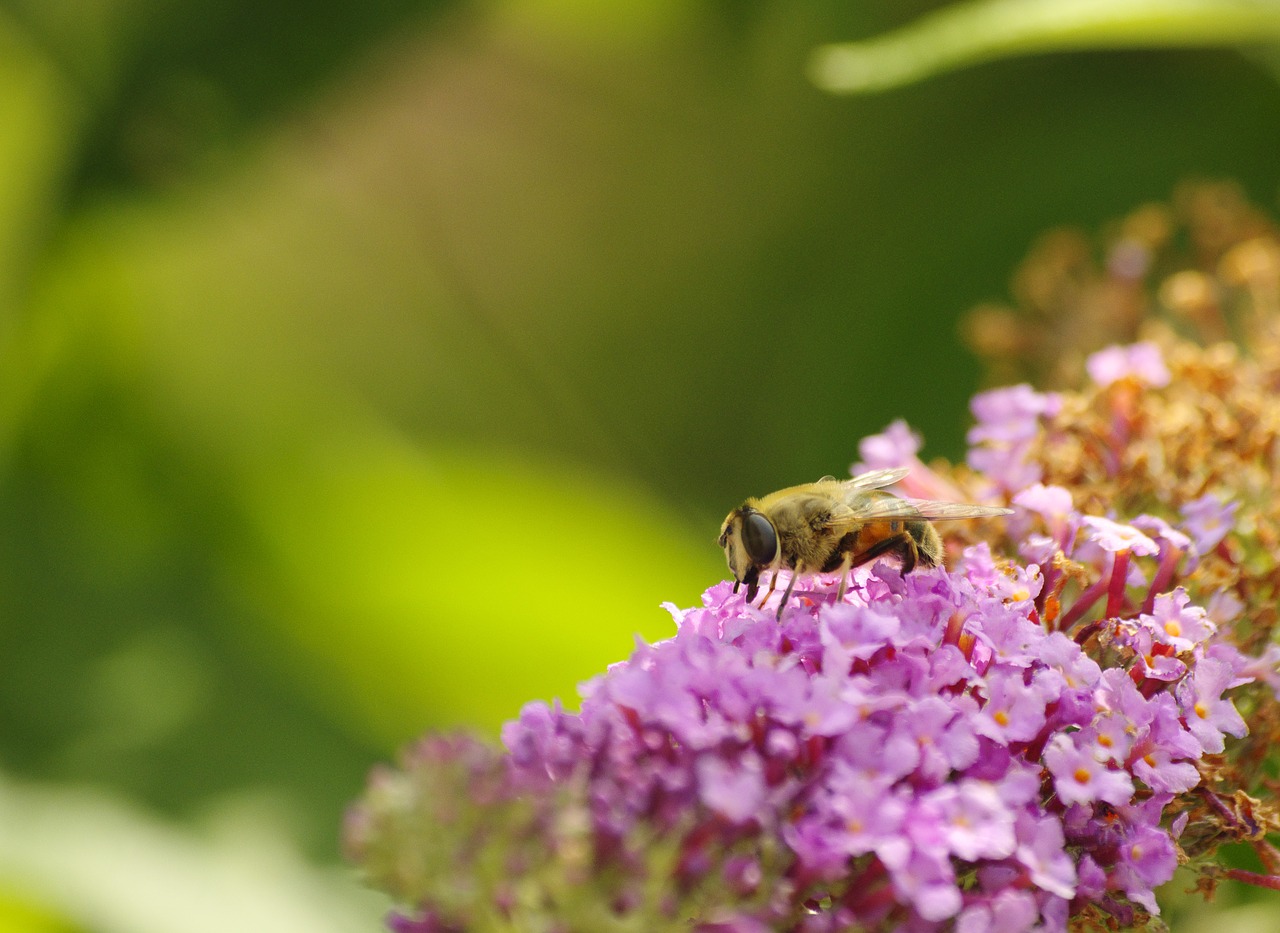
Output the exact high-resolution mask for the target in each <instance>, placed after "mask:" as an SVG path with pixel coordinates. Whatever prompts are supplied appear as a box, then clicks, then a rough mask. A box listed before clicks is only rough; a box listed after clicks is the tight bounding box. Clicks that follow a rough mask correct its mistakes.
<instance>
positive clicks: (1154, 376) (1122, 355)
mask: <svg viewBox="0 0 1280 933" xmlns="http://www.w3.org/2000/svg"><path fill="white" fill-rule="evenodd" d="M1085 369H1086V370H1087V371H1088V373H1089V378H1091V379H1092V380H1093V381H1094V383H1095V384H1096V385H1097V386H1098V387H1099V388H1106V387H1107V386H1109V385H1111V384H1112V383H1113V382H1119V381H1120V380H1121V379H1133V380H1135V381H1136V382H1138V383H1140V384H1142V385H1146V386H1151V387H1152V388H1160V387H1162V386H1167V385H1168V384H1169V368H1168V367H1167V366H1165V363H1164V357H1163V355H1162V354H1161V353H1160V348H1159V347H1157V346H1156V345H1155V344H1154V343H1147V342H1144V343H1134V344H1130V345H1128V346H1113V347H1107V348H1106V349H1105V350H1099V351H1098V352H1097V353H1094V354H1093V355H1091V356H1090V357H1089V358H1088V359H1087V360H1086V361H1085Z"/></svg>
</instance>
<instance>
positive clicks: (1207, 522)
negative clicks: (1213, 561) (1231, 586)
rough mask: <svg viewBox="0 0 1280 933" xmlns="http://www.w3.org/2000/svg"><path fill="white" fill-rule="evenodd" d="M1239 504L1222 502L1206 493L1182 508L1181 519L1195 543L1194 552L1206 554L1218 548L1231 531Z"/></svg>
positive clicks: (1214, 495) (1215, 496)
mask: <svg viewBox="0 0 1280 933" xmlns="http://www.w3.org/2000/svg"><path fill="white" fill-rule="evenodd" d="M1239 508H1240V503H1239V502H1224V501H1223V500H1222V499H1221V498H1219V497H1218V496H1217V495H1216V494H1214V493H1210V492H1207V493H1205V494H1204V495H1203V496H1201V497H1200V498H1199V499H1193V500H1192V501H1190V502H1188V503H1187V504H1186V505H1184V506H1183V507H1182V519H1183V522H1184V523H1185V526H1186V529H1187V531H1188V532H1190V534H1191V538H1192V540H1194V541H1195V545H1196V550H1197V551H1199V552H1200V553H1201V554H1208V553H1209V552H1210V551H1212V550H1213V549H1214V548H1215V547H1217V546H1218V542H1220V541H1221V540H1222V539H1223V538H1225V537H1226V536H1227V532H1229V531H1230V530H1231V526H1232V521H1233V520H1234V519H1235V515H1236V511H1237V510H1238V509H1239Z"/></svg>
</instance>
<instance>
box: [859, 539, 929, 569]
mask: <svg viewBox="0 0 1280 933" xmlns="http://www.w3.org/2000/svg"><path fill="white" fill-rule="evenodd" d="M883 554H897V555H898V557H899V558H901V560H902V572H903V573H904V574H907V573H910V572H911V571H913V570H915V569H916V563H917V562H918V561H919V560H920V550H919V548H917V547H916V539H915V538H913V537H911V535H909V534H907V533H906V532H905V531H903V532H900V533H898V534H896V535H892V536H890V537H888V538H881V539H880V540H879V541H877V542H876V543H875V544H873V545H871V547H869V548H867V549H866V550H865V551H863V552H862V553H861V554H859V555H858V556H857V558H855V559H854V561H853V564H852V566H854V567H859V566H861V565H862V564H865V563H867V561H872V560H875V559H876V558H877V557H880V556H881V555H883Z"/></svg>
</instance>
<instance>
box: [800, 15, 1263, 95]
mask: <svg viewBox="0 0 1280 933" xmlns="http://www.w3.org/2000/svg"><path fill="white" fill-rule="evenodd" d="M1278 38H1280V4H1277V3H1275V2H1274V0H1069V2H1063V0H977V2H970V3H960V4H956V5H954V6H950V7H945V8H943V9H941V10H939V11H937V12H935V13H933V14H931V15H929V16H925V17H922V18H920V19H919V20H917V21H915V22H913V23H911V24H909V25H907V26H905V27H903V28H901V29H899V30H896V31H894V32H890V33H887V34H885V35H883V36H879V37H877V38H874V39H869V40H866V41H864V42H845V43H838V44H832V45H825V46H822V47H820V48H819V49H818V50H817V51H816V52H815V53H814V56H813V59H812V61H811V62H810V66H809V75H810V78H811V79H812V80H813V82H814V83H815V84H817V85H818V87H820V88H823V89H824V90H827V91H831V92H833V93H841V94H854V93H865V92H870V91H882V90H886V89H889V88H893V87H898V86H901V85H904V84H910V83H912V82H913V81H921V80H923V79H925V78H929V77H933V76H934V75H938V74H942V73H944V72H947V71H953V70H956V69H959V68H964V67H967V66H969V65H976V64H978V63H980V62H986V61H993V60H995V59H1000V58H1011V57H1014V56H1018V55H1035V54H1039V53H1043V52H1063V51H1078V50H1082V49H1097V48H1138V47H1149V48H1150V47H1200V46H1222V45H1240V46H1249V45H1257V44H1260V43H1270V42H1275V41H1276V40H1277V39H1278Z"/></svg>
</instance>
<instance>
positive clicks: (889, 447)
mask: <svg viewBox="0 0 1280 933" xmlns="http://www.w3.org/2000/svg"><path fill="white" fill-rule="evenodd" d="M920 445H921V440H920V435H919V434H918V433H916V432H915V431H913V430H911V428H910V427H909V426H908V425H907V423H906V422H905V421H903V420H902V419H901V418H899V419H898V420H897V421H894V422H893V423H892V424H890V425H889V426H888V427H887V428H885V429H884V431H882V432H881V433H880V434H872V435H870V436H869V437H864V438H863V439H862V441H861V442H859V444H858V456H860V457H861V458H862V460H861V462H859V463H856V464H854V466H853V468H852V470H851V472H853V473H854V474H855V475H856V474H858V473H862V472H864V471H866V470H887V469H893V468H894V467H900V466H909V465H910V464H911V463H912V462H913V461H914V460H915V459H916V455H917V454H919V453H920Z"/></svg>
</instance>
